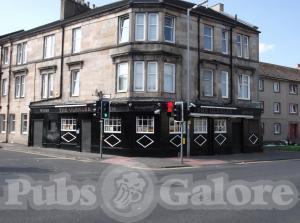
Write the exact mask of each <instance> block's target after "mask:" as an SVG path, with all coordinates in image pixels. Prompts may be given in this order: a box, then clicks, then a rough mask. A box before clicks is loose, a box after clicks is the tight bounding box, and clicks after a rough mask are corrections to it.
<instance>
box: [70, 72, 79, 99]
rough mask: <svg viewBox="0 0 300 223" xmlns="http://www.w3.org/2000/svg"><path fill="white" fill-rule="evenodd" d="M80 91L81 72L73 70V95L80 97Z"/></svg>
mask: <svg viewBox="0 0 300 223" xmlns="http://www.w3.org/2000/svg"><path fill="white" fill-rule="evenodd" d="M79 92H80V72H79V70H72V71H71V96H72V97H78V96H79Z"/></svg>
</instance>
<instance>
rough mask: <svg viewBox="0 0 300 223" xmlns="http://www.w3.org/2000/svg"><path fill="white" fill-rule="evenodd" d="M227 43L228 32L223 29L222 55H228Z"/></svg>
mask: <svg viewBox="0 0 300 223" xmlns="http://www.w3.org/2000/svg"><path fill="white" fill-rule="evenodd" d="M228 43H229V37H228V31H227V30H225V29H223V30H222V53H224V54H228V48H229V47H228V45H229V44H228Z"/></svg>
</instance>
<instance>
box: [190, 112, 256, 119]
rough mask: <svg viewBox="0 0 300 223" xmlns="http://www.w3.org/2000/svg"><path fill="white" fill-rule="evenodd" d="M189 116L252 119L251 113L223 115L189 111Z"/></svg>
mask: <svg viewBox="0 0 300 223" xmlns="http://www.w3.org/2000/svg"><path fill="white" fill-rule="evenodd" d="M191 117H194V118H200V117H215V118H244V119H254V116H252V115H223V114H209V113H191Z"/></svg>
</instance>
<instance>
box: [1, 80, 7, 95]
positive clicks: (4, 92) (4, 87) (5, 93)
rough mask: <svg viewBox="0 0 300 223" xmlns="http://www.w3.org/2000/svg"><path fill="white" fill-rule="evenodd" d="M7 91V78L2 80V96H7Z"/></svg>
mask: <svg viewBox="0 0 300 223" xmlns="http://www.w3.org/2000/svg"><path fill="white" fill-rule="evenodd" d="M7 90H8V84H7V78H5V79H2V96H6V95H7Z"/></svg>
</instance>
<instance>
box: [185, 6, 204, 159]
mask: <svg viewBox="0 0 300 223" xmlns="http://www.w3.org/2000/svg"><path fill="white" fill-rule="evenodd" d="M207 2H208V0H206V1H204V2H202V3H200V4H198V5H194V6H193V7H192V8H189V9H188V10H187V88H186V90H187V104H188V111H189V110H190V104H191V91H190V76H191V74H190V57H191V55H190V15H191V11H192V10H194V9H197V8H199V7H200V6H202V5H204V4H206V3H207ZM190 132H191V123H190V121H188V123H187V157H190V155H191V136H190Z"/></svg>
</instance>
